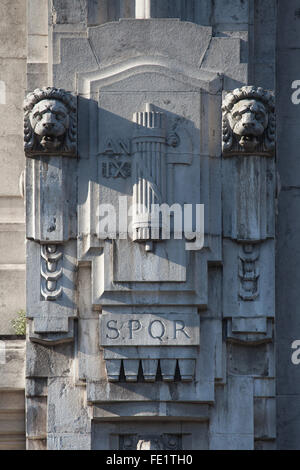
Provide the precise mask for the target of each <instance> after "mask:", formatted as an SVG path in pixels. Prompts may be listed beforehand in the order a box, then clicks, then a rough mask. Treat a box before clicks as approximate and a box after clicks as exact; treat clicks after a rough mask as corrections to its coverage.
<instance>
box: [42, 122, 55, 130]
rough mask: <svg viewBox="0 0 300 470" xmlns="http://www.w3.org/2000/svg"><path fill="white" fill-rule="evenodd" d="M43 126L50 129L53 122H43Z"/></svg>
mask: <svg viewBox="0 0 300 470" xmlns="http://www.w3.org/2000/svg"><path fill="white" fill-rule="evenodd" d="M43 127H45V128H46V129H52V128H53V127H54V123H53V122H44V123H43Z"/></svg>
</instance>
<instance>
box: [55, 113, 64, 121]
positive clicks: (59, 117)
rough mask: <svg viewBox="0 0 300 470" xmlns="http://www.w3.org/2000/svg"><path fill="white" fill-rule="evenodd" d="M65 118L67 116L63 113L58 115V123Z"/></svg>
mask: <svg viewBox="0 0 300 470" xmlns="http://www.w3.org/2000/svg"><path fill="white" fill-rule="evenodd" d="M65 117H66V116H65V114H63V113H56V119H57V120H58V121H62V120H63V119H65Z"/></svg>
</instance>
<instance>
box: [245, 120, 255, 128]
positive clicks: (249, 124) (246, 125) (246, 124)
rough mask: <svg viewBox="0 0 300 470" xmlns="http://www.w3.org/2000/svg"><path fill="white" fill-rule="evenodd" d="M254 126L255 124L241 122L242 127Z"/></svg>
mask: <svg viewBox="0 0 300 470" xmlns="http://www.w3.org/2000/svg"><path fill="white" fill-rule="evenodd" d="M254 125H255V122H253V121H246V122H243V127H254Z"/></svg>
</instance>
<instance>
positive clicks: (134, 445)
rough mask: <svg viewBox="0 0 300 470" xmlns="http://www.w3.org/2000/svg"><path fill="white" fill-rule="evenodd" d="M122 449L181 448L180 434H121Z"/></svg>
mask: <svg viewBox="0 0 300 470" xmlns="http://www.w3.org/2000/svg"><path fill="white" fill-rule="evenodd" d="M119 449H120V450H181V449H182V436H181V435H180V434H149V435H147V434H146V435H140V434H123V435H122V434H120V436H119Z"/></svg>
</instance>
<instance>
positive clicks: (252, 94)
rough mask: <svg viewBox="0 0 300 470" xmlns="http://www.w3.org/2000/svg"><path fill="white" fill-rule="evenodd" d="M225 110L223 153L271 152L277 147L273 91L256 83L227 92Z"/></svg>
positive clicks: (223, 107) (224, 103)
mask: <svg viewBox="0 0 300 470" xmlns="http://www.w3.org/2000/svg"><path fill="white" fill-rule="evenodd" d="M222 111H223V154H224V155H226V154H227V153H230V154H232V153H242V154H245V153H246V154H251V155H257V154H261V153H262V154H269V155H272V153H273V152H274V147H275V114H274V97H273V95H272V94H271V93H270V92H268V91H266V90H263V89H262V88H260V87H258V88H256V87H254V86H244V87H242V88H237V89H235V90H233V92H231V93H227V95H226V97H225V99H224V101H223V106H222Z"/></svg>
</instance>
